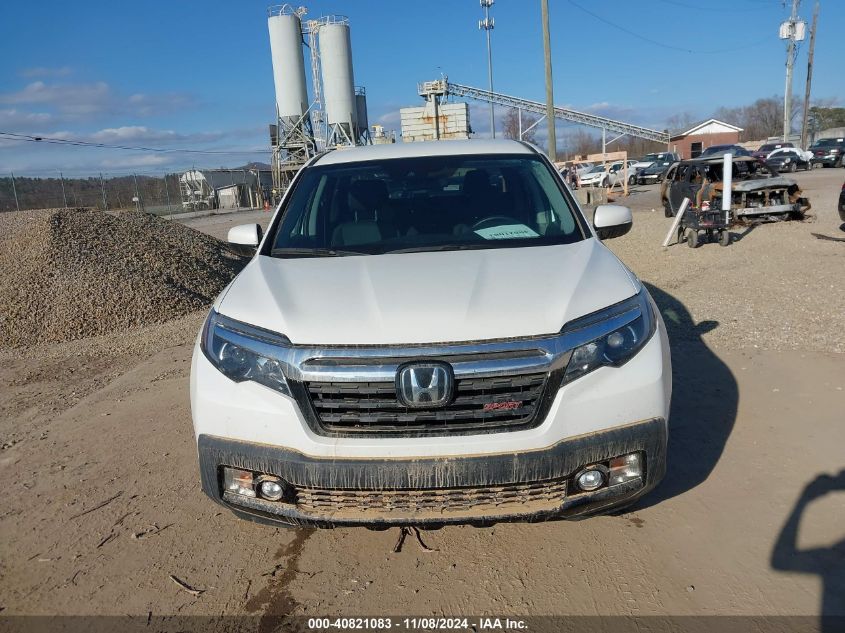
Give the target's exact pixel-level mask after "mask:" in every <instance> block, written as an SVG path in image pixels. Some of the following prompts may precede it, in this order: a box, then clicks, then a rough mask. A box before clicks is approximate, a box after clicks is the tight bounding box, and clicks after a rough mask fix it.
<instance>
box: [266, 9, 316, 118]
mask: <svg viewBox="0 0 845 633" xmlns="http://www.w3.org/2000/svg"><path fill="white" fill-rule="evenodd" d="M268 15H269V17H268V18H267V28H268V29H269V30H270V55H271V59H272V61H273V83H274V84H275V85H276V108H277V109H278V114H279V117H281V118H282V120H283V121H289V122H295V121H296V120H297V119H299V118H300V117H301V116H302V115H303V114H305V113H306V112H307V111H308V89H307V88H306V87H305V62H304V59H303V56H302V24H301V22H300V20H299V16H298V15H297V14H296V13H295V12H294V9H293V8H292V7H291V6H290V5H288V4H286V5H282V6H281V7H271V8H270V9H268Z"/></svg>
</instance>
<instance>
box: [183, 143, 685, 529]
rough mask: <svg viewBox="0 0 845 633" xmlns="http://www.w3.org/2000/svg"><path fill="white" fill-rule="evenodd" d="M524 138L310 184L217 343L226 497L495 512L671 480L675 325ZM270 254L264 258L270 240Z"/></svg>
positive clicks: (355, 515) (211, 364)
mask: <svg viewBox="0 0 845 633" xmlns="http://www.w3.org/2000/svg"><path fill="white" fill-rule="evenodd" d="M631 221H632V217H631V211H630V209H627V208H625V207H619V206H613V205H603V206H600V207H598V208H597V209H596V211H595V215H594V218H593V226H592V227H591V226H590V225H589V223H588V222H587V220H586V219H585V217H584V215H583V213H582V212H581V210H580V209H579V207H578V204H577V203H576V201H575V199H574V198H573V196H572V194H571V193H570V191H569V190H568V189H567V188H566V186H565V185H564V183H563V181H562V180H561V178H560V176H559V174H558V172H557V170H556V169H555V168H554V167H553V165H552V164H551V163H550V162H549V161H548V160H547V159H546V158H545V157H544V156H543V155H541V154H540V153H539V152H538V151H537V150H536V149H535V148H533V147H532V146H530V145H527V144H523V143H519V142H516V141H475V140H474V141H440V142H432V143H406V144H396V145H377V146H372V147H364V148H354V149H348V150H336V151H331V152H327V153H323V154H320V155H319V156H317V157H315V158H313V159H312V160H310V161H309V162H308V163H307V164H306V165H305V167H303V168H302V170H301V171H300V172H299V173H298V175H297V176H296V178H295V179H294V181H293V183H292V185H291V187H290V188H289V190H288V192H287V193H286V195H285V197H284V199H283V200H282V202H281V204H280V205H279V208H278V209H277V210H276V213H275V215H274V216H273V220H272V222H271V223H270V226H269V229H268V231H267V233H266V234H265V235H263V237H262V231H261V229H260V227H259V226H258V225H257V224H253V225H244V226H237V227H235V228H233V229H232V230H231V231H230V232H229V242H231V243H233V244H236V245H239V246H240V247H241V248H246V247H250V248H251V249H252V251H253V252H255V255H254V257H252V259H251V261H250V262H249V264H248V265H247V266H246V267H245V268H244V269H243V271H242V272H241V273H240V274H239V275H238V276H237V277H236V278H235V280H234V281H232V283H231V284H230V285H229V286H228V287H227V288H226V289H225V290H224V291H223V293H222V294H221V295H220V297H218V298H217V300H216V301H215V302H214V306H213V308H212V310H211V313H210V314H209V316H208V319H207V321H206V322H205V325H204V326H203V328H202V331H201V333H200V336H199V338H198V341H197V344H196V349H195V351H194V356H193V367H192V372H191V405H192V411H193V421H194V429H195V433H196V440H197V446H198V452H199V462H200V470H201V475H202V486H203V490H204V491H205V492H206V493H207V494H208V495H209V496H210V497H211V498H212V499H214V500H215V501H217V502H219V503H221V504H223V505H224V506H226V507H227V508H229V509H231V510H232V511H234V512H235V514H237V515H238V516H240V517H242V518H248V519H253V520H258V521H262V522H270V523H273V524H276V525H279V524H283V525H284V524H287V525H308V526H318V527H332V526H340V525H364V526H369V527H373V528H383V527H385V526H389V525H418V526H428V527H438V526H441V525H444V524H450V523H470V524H476V525H489V524H492V523H495V522H498V521H537V520H544V519H550V518H555V517H583V516H587V515H591V514H595V513H599V512H606V511H608V510H610V509H616V508H620V507H622V506H625V505H629V504H630V503H632V502H633V501H634V500H636V499H638V498H639V497H640V496H642V495H643V494H644V493H646V492H648V491H649V490H651V489H652V488H653V487H654V486H655V485H656V484H657V483H658V482H659V481H660V479H661V478H662V476H663V474H664V471H665V460H666V440H667V419H668V413H669V400H670V397H671V384H672V377H671V373H672V372H671V365H670V358H669V345H668V339H667V336H666V329H665V326H664V324H663V320H662V319H661V317H660V313H659V312H658V310H657V308H656V307H655V304H654V302H653V300H652V298H651V297H650V296H649V294H648V292H647V291H646V289H645V288H644V287H643V286H642V284H641V283H640V282H639V280H638V279H637V278H636V276H634V274H633V273H632V272H631V271H629V270H628V269H627V268H626V267H625V266H624V265H623V264H622V263H621V262H620V261H619V260H618V259H617V258H616V257H615V256H614V255H613V254H612V253H611V252H610V251H609V250H608V249H607V248H606V247H605V246H604V245H603V244H602V243H601V242H600V241H599V240H600V239H606V238H611V237H617V236H620V235H623V234H625V233H627V232H628V231H629V230H630V227H631ZM256 249H257V250H256Z"/></svg>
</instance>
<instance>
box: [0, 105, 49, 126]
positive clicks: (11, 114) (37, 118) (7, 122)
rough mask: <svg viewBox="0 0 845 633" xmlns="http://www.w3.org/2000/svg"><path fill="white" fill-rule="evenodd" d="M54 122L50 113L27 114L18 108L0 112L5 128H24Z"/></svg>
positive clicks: (0, 123) (0, 121) (1, 122)
mask: <svg viewBox="0 0 845 633" xmlns="http://www.w3.org/2000/svg"><path fill="white" fill-rule="evenodd" d="M52 120H53V115H52V114H50V113H48V112H25V111H23V110H18V109H17V108H9V109H5V110H0V125H2V126H3V128H4V129H5V128H17V127H22V126H33V125H46V124H48V123H50V122H51V121H52Z"/></svg>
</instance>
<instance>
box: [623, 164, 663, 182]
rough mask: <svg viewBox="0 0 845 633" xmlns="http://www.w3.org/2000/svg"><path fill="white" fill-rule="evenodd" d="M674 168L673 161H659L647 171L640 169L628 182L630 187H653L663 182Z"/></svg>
mask: <svg viewBox="0 0 845 633" xmlns="http://www.w3.org/2000/svg"><path fill="white" fill-rule="evenodd" d="M671 166H672V161H671V160H667V161H657V162H655V163H652V164H651V165H649V166H648V167H646V168H645V169H638V170H637V173H636V174H633V175H632V176H631V177H630V178H629V181H628V184H630V185H634V184H636V185H652V184H654V183H659V182H662V181H663V177H664V176H665V175H666V172H667V171H668V170H669V167H671Z"/></svg>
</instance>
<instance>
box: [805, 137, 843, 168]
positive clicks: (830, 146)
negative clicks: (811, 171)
mask: <svg viewBox="0 0 845 633" xmlns="http://www.w3.org/2000/svg"><path fill="white" fill-rule="evenodd" d="M808 150H809V151H811V152H813V158H812V160H811V162H812V163H813V166H814V167H815V166H816V165H822V166H823V167H843V166H845V163H844V162H843V156H845V138H823V139H819V140H818V141H816V142H815V143H813V144H812V145H811V146H810V147H809V148H808Z"/></svg>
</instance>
